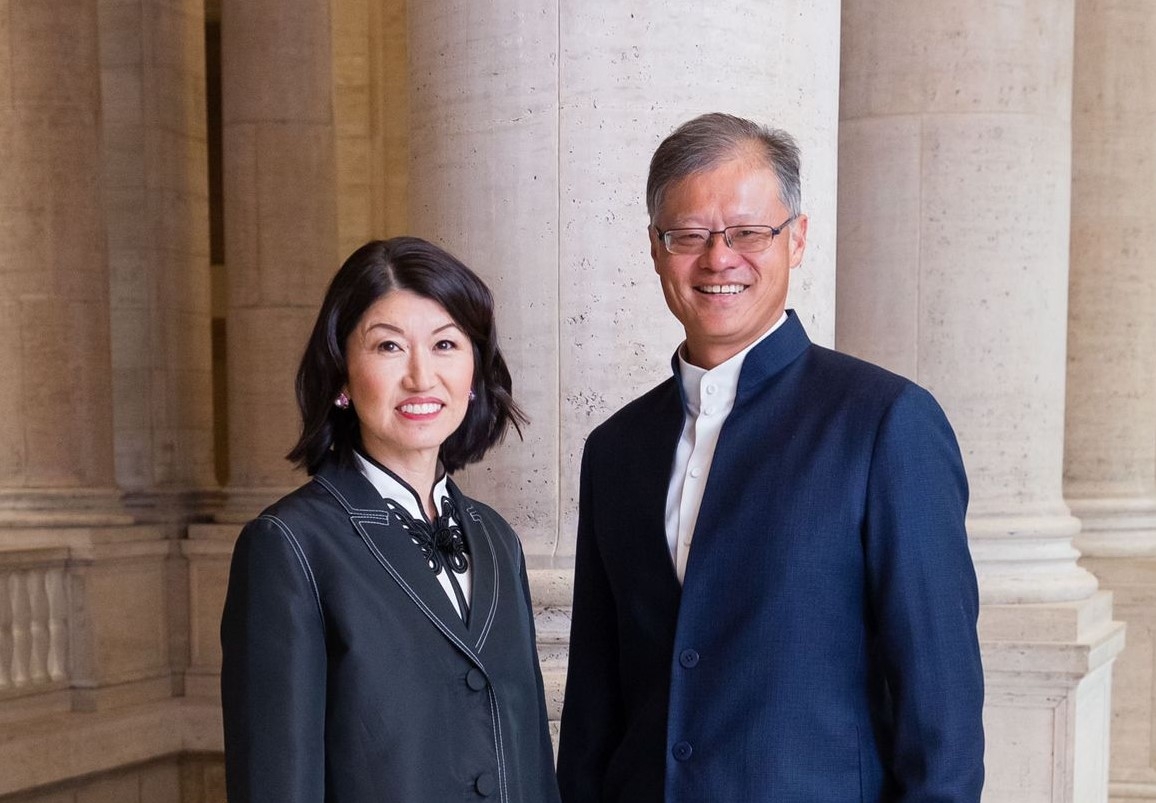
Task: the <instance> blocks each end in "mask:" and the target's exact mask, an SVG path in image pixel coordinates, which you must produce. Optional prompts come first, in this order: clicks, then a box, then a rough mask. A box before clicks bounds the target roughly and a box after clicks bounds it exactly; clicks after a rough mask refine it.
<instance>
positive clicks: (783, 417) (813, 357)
mask: <svg viewBox="0 0 1156 803" xmlns="http://www.w3.org/2000/svg"><path fill="white" fill-rule="evenodd" d="M680 392H681V391H680V387H679V384H678V382H677V381H676V380H675V379H671V380H668V381H666V382H664V383H663V384H661V385H660V386H658V387H657V388H655V389H654V390H652V391H650V392H649V393H647V394H646V395H645V396H643V397H641V398H639V399H637V400H636V401H634V402H632V403H631V404H629V405H627V406H626V407H625V408H623V409H622V410H621V411H619V412H618V413H617V414H615V415H614V416H613V417H612V418H610V419H609V420H608V421H607V422H606V423H604V424H603V425H602V426H600V427H598V428H597V429H596V430H595V431H594V432H593V433H592V434H591V435H590V438H589V440H588V441H587V444H586V449H585V453H584V455H583V464H582V484H581V501H580V505H581V507H580V516H579V528H578V530H579V531H578V544H577V557H576V561H577V564H576V570H575V595H574V620H573V629H572V632H571V642H570V669H569V677H568V680H567V687H566V700H565V709H564V711H563V715H562V734H561V746H560V755H559V765H558V774H559V781H560V784H561V788H562V799H563V801H564V803H581V802H582V801H615V802H616V803H618V802H621V803H650V802H651V801H665V803H708V802H709V801H726V802H727V803H739V802H740V801H741V803H759V802H760V801H768V802H769V801H774V802H775V803H804V802H806V803H812V802H813V803H850V802H852V801H872V802H874V801H905V802H909V801H941V802H944V803H946V802H947V801H952V802H960V801H968V802H969V803H974V801H978V800H979V797H980V790H981V788H982V786H983V749H984V740H983V728H982V708H983V672H982V668H981V665H980V653H979V645H978V640H977V637H976V619H977V616H978V608H979V604H978V594H977V590H976V581H975V573H974V569H973V566H972V562H971V558H970V554H969V552H968V545H967V536H966V532H965V529H964V514H965V511H966V507H967V481H966V478H965V476H964V471H963V465H962V461H961V458H960V454H959V449H958V446H957V445H956V440H955V436H954V434H953V433H952V430H951V427H950V425H949V424H948V422H947V420H946V418H945V417H944V415H943V412H942V410H941V409H940V408H939V406H938V405H937V404H936V402H935V400H934V399H933V398H932V397H931V395H930V394H928V393H927V392H926V391H924V390H923V389H921V388H920V387H918V386H917V385H915V384H913V383H911V382H909V381H908V380H906V379H903V378H901V377H899V376H896V375H894V374H891V373H889V372H887V371H884V370H883V369H881V368H878V367H876V366H873V365H870V364H868V363H865V362H863V361H861V360H857V359H854V358H852V357H848V356H846V355H842V354H839V353H837V352H834V351H831V350H828V349H825V348H821V347H818V346H815V345H812V344H811V342H810V341H809V339H808V338H807V336H806V333H805V332H804V331H803V327H802V325H801V324H800V323H799V320H798V318H797V317H796V315H795V314H794V313H793V312H791V313H790V314H789V318H788V320H787V321H786V322H785V323H784V324H783V326H781V327H780V328H779V329H778V330H776V331H775V332H774V333H773V334H771V335H770V336H769V337H767V338H766V339H765V340H764V341H763V342H761V343H759V344H758V345H757V346H756V347H755V348H754V349H752V350H751V351H750V352H749V353H748V355H747V357H746V359H745V361H744V363H743V366H742V370H741V373H740V377H739V384H738V395H737V398H736V400H735V405H734V408H733V410H732V412H731V414H730V416H729V417H728V418H727V420H726V422H725V424H724V426H723V429H722V433H721V435H720V438H719V442H718V446H717V449H716V452H715V455H714V461H713V463H712V466H711V470H710V476H709V478H708V481H707V485H706V490H705V494H704V497H703V502H702V507H701V509H700V512H699V516H698V521H697V525H696V528H695V531H694V539H693V547H692V548H691V551H690V555H689V560H688V564H687V569H686V576H685V580H684V584H683V586H682V587H680V586H679V583H678V580H677V578H676V575H675V572H674V566H673V562H672V560H671V555H670V551H669V548H668V546H667V539H666V532H665V525H664V512H665V502H666V496H667V487H668V485H669V482H670V472H671V467H672V464H673V459H674V453H675V448H676V446H677V443H678V439H679V435H680V432H681V428H682V423H683V417H684V407H683V402H682V399H681V396H680Z"/></svg>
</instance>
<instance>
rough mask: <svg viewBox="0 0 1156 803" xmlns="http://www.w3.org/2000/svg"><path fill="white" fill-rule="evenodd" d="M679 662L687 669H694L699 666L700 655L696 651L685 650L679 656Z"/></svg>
mask: <svg viewBox="0 0 1156 803" xmlns="http://www.w3.org/2000/svg"><path fill="white" fill-rule="evenodd" d="M678 662H679V663H680V664H682V665H683V666H685V667H686V668H687V669H694V668H695V667H696V666H698V653H697V652H695V651H694V650H683V651H682V652H681V653H680V654H679V656H678Z"/></svg>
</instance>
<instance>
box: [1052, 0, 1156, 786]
mask: <svg viewBox="0 0 1156 803" xmlns="http://www.w3.org/2000/svg"><path fill="white" fill-rule="evenodd" d="M1075 42H1076V56H1075V91H1074V108H1073V118H1072V139H1073V142H1072V173H1073V175H1072V197H1073V204H1072V241H1071V242H1072V270H1071V279H1070V307H1069V311H1068V322H1069V329H1068V390H1067V419H1066V424H1067V426H1066V432H1067V440H1066V444H1065V451H1064V491H1065V494H1066V496H1067V499H1068V503H1069V504H1070V505H1071V507H1072V512H1073V513H1074V514H1075V515H1076V516H1078V517H1079V518H1080V520H1081V523H1082V525H1083V529H1082V531H1081V533H1080V536H1079V538H1078V539H1077V541H1076V543H1077V545H1078V546H1079V548H1080V551H1081V552H1082V553H1083V554H1084V560H1083V561H1082V563H1083V565H1084V566H1086V567H1087V568H1089V569H1090V570H1091V571H1092V572H1093V573H1094V574H1095V575H1096V576H1097V577H1098V578H1099V580H1100V584H1101V586H1103V587H1105V588H1108V589H1110V590H1111V591H1112V592H1113V593H1114V595H1115V601H1116V615H1117V616H1118V617H1119V618H1122V619H1124V620H1125V621H1126V622H1127V623H1128V647H1127V648H1126V649H1125V651H1124V652H1123V653H1122V654H1121V656H1120V659H1119V661H1118V662H1117V666H1116V671H1115V677H1114V684H1113V699H1114V702H1115V706H1114V716H1113V721H1112V754H1111V756H1112V764H1111V766H1112V771H1111V772H1112V782H1113V784H1112V786H1113V794H1114V795H1120V796H1122V797H1129V798H1135V799H1144V800H1156V738H1154V737H1153V734H1154V732H1156V707H1154V706H1153V703H1152V699H1153V698H1152V689H1153V688H1154V686H1153V683H1156V666H1154V660H1153V647H1154V646H1156V642H1154V640H1153V633H1154V632H1156V610H1153V606H1152V599H1153V596H1154V595H1156V139H1154V138H1153V137H1152V121H1153V120H1154V119H1156V87H1154V86H1153V84H1152V82H1151V76H1152V75H1153V74H1154V73H1156V6H1153V5H1152V4H1151V3H1147V2H1138V1H1137V0H1076V33H1075Z"/></svg>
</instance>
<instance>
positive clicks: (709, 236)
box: [654, 215, 799, 256]
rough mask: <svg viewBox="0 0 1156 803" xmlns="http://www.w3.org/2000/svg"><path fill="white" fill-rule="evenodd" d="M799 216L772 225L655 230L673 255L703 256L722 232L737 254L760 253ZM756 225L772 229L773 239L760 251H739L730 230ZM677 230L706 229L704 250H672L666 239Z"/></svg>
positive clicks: (725, 241) (729, 245) (728, 244)
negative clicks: (716, 228)
mask: <svg viewBox="0 0 1156 803" xmlns="http://www.w3.org/2000/svg"><path fill="white" fill-rule="evenodd" d="M798 217H799V216H798V215H791V216H790V217H789V218H787V219H786V220H784V221H783V222H782V223H780V224H779V225H778V226H770V225H767V224H766V223H740V224H737V225H734V226H726V227H724V228H721V229H719V230H718V231H712V230H711V229H708V228H705V227H703V226H688V227H685V228H675V229H667V230H666V231H663V230H662V229H660V228H658V226H655V227H654V232H655V234H657V235H658V239H659V240H661V241H662V247H663V248H665V249H666V253H668V254H670V255H671V256H702V255H703V254H705V253H706V252H707V251H709V250H710V244H711V240H712V239H714V236H715V235H716V234H721V235H722V236H723V242H724V243H726V247H727V248H729V249H731V250H732V251H734V252H735V253H736V254H760V253H762V252H763V251H766V250H767V248H770V247H771V246H772V245H774V244H775V238H776V237H778V236H779V235H780V234H782V233H783V229H785V228H787V226H789V225H791V223H793V222H794V221H795V219H796V218H798ZM756 227H757V228H760V229H761V228H767V229H770V230H771V239H770V240H769V241H768V242H767V244H766V247H764V248H760V249H759V250H758V251H739V250H738V249H736V248H735V246H734V241H733V240H732V239H731V235H730V230H731V229H753V228H756ZM675 231H705V232H706V234H707V237H706V240H705V241H704V244H703V248H702V251H699V252H697V253H695V252H693V251H688V252H686V253H683V254H679V253H676V252H674V251H672V250H671V248H670V243H669V242H667V240H666V235H668V234H670V233H671V232H675Z"/></svg>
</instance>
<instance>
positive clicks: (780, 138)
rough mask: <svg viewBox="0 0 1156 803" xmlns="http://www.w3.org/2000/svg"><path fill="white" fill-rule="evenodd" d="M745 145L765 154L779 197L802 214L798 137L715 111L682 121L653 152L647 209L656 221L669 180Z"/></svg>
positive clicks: (719, 160) (704, 167)
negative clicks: (796, 139) (796, 141)
mask: <svg viewBox="0 0 1156 803" xmlns="http://www.w3.org/2000/svg"><path fill="white" fill-rule="evenodd" d="M744 148H753V149H754V150H755V151H756V152H758V153H759V154H760V155H761V156H762V158H763V160H764V161H765V162H766V164H767V167H769V168H771V169H772V170H774V172H775V175H776V176H777V177H778V179H779V195H780V196H781V197H780V200H781V201H782V202H783V204H784V205H785V206H786V207H787V209H788V211H790V213H791V214H792V215H798V214H801V213H802V211H803V210H802V206H803V191H802V189H801V187H800V182H799V163H800V161H801V158H800V154H799V146H798V145H797V144H796V143H795V139H794V137H792V136H791V135H790V134H788V133H787V132H786V131H783V130H781V129H778V128H768V127H766V126H762V125H759V124H758V123H755V122H752V121H750V120H746V119H743V118H742V117H735V116H734V115H731V114H723V113H721V112H712V113H710V114H704V115H701V116H699V117H695V118H694V119H693V120H688V121H687V122H685V123H683V124H682V125H680V126H679V127H678V128H676V129H675V130H674V132H673V133H672V134H671V135H670V136H668V137H667V138H666V139H664V140H663V141H662V144H660V145H659V146H658V149H657V150H656V151H655V152H654V156H653V157H652V158H651V160H650V175H649V176H648V177H647V179H646V212H647V214H649V215H650V222H651V223H653V222H654V216H655V215H656V214H658V210H659V208H660V207H661V206H662V199H663V195H664V194H665V193H666V190H667V188H668V187H669V186H670V185H671V184H674V183H676V182H678V181H681V180H682V179H684V178H686V177H687V176H690V175H693V174H695V173H702V172H704V171H706V170H710V169H712V168H714V167H716V166H718V165H719V164H721V163H722V162H724V161H726V160H727V159H729V158H731V157H732V156H735V155H736V154H737V153H739V152H741V151H742V150H743V149H744Z"/></svg>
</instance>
